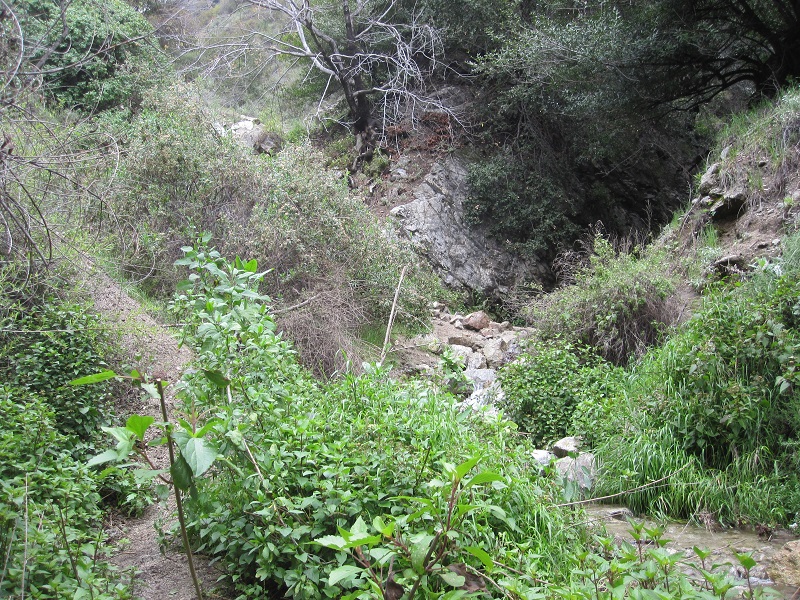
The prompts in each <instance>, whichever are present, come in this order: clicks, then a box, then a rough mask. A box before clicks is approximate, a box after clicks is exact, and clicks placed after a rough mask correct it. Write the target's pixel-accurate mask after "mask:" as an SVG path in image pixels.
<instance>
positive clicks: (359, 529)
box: [350, 517, 367, 533]
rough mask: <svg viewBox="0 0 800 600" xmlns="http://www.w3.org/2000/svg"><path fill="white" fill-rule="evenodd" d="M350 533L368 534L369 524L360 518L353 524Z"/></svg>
mask: <svg viewBox="0 0 800 600" xmlns="http://www.w3.org/2000/svg"><path fill="white" fill-rule="evenodd" d="M350 533H367V524H366V523H365V522H364V519H362V518H361V517H358V518H357V519H356V522H355V523H353V527H352V528H351V529H350Z"/></svg>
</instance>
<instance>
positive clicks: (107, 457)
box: [86, 450, 128, 467]
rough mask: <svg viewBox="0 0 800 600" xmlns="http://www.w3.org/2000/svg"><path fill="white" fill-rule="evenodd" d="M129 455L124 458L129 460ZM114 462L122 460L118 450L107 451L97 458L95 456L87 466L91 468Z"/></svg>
mask: <svg viewBox="0 0 800 600" xmlns="http://www.w3.org/2000/svg"><path fill="white" fill-rule="evenodd" d="M127 457H128V455H127V454H126V455H125V456H123V457H122V458H127ZM112 460H120V457H119V453H118V452H117V451H116V450H106V451H105V452H101V453H100V454H98V455H97V456H94V457H92V458H90V459H89V462H87V463H86V464H87V465H88V466H90V467H93V466H95V465H102V464H105V463H107V462H111V461H112Z"/></svg>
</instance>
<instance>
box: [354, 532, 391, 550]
mask: <svg viewBox="0 0 800 600" xmlns="http://www.w3.org/2000/svg"><path fill="white" fill-rule="evenodd" d="M382 539H383V538H382V537H381V536H379V535H369V534H366V533H354V534H353V535H352V536H351V538H350V539H349V540H348V541H347V545H346V546H345V549H348V548H355V547H357V546H374V545H375V544H378V543H380V542H381V540H382Z"/></svg>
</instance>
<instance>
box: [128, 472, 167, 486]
mask: <svg viewBox="0 0 800 600" xmlns="http://www.w3.org/2000/svg"><path fill="white" fill-rule="evenodd" d="M166 472H167V469H136V470H134V471H133V479H134V480H135V481H136V483H138V484H143V483H149V482H151V481H152V480H153V479H155V478H156V477H158V476H159V475H163V474H165V473H166Z"/></svg>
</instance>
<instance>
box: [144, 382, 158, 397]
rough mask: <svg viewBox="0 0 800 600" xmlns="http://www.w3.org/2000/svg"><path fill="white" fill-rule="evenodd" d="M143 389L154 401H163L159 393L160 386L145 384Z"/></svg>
mask: <svg viewBox="0 0 800 600" xmlns="http://www.w3.org/2000/svg"><path fill="white" fill-rule="evenodd" d="M142 389H143V390H144V391H145V392H147V395H148V396H150V397H151V398H152V399H153V400H161V395H160V394H159V393H158V386H156V384H155V383H143V384H142Z"/></svg>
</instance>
